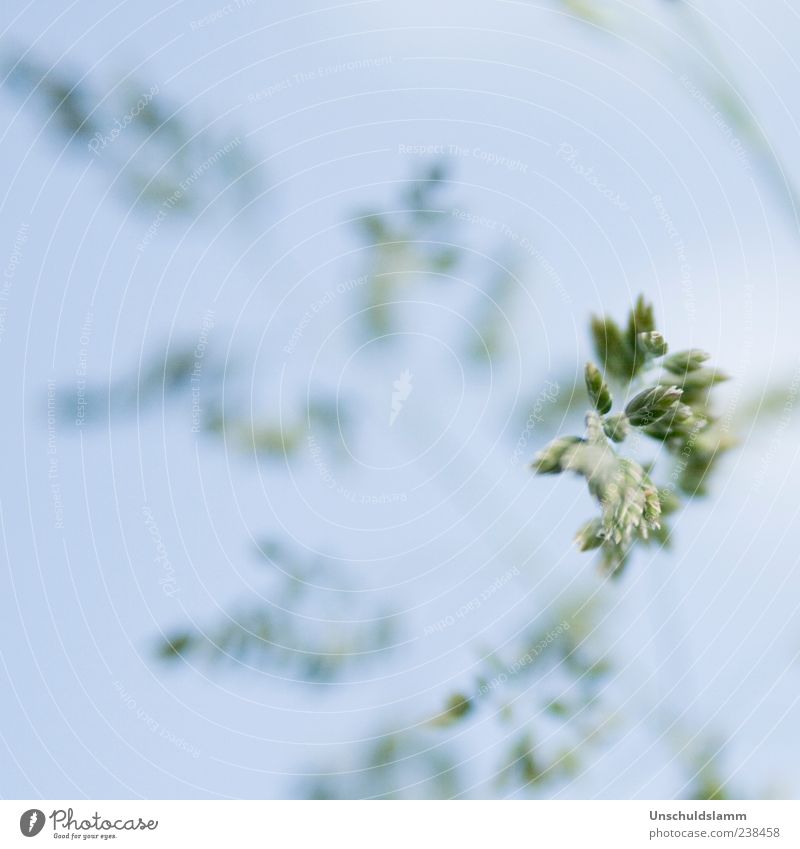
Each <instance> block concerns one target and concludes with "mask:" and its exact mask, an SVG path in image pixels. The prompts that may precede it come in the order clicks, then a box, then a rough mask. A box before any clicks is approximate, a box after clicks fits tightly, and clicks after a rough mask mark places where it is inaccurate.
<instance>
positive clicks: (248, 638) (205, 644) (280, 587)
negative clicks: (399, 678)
mask: <svg viewBox="0 0 800 849" xmlns="http://www.w3.org/2000/svg"><path fill="white" fill-rule="evenodd" d="M259 552H260V554H261V556H262V557H263V558H264V560H265V562H267V563H268V564H269V565H270V567H271V568H270V573H271V574H270V578H271V580H270V581H269V583H268V585H267V586H266V587H265V589H264V591H263V593H262V598H261V601H260V602H258V603H254V602H253V601H252V600H251V599H247V600H246V601H244V602H242V603H240V604H238V605H237V606H235V608H234V609H232V610H231V611H230V612H226V613H224V614H223V615H222V616H221V617H219V619H218V620H217V621H216V622H214V623H212V624H210V625H208V626H203V627H193V628H186V627H181V628H178V629H176V630H174V631H172V632H170V633H169V634H167V636H166V637H165V638H164V639H163V640H162V641H161V643H160V644H159V646H158V649H157V651H158V654H159V656H160V657H161V658H163V659H164V660H166V661H171V662H177V661H179V660H185V661H188V662H191V663H196V662H198V661H206V662H210V663H220V662H229V663H234V664H241V665H242V666H246V667H251V668H262V669H263V668H268V669H271V670H275V671H277V672H280V674H281V675H282V677H284V678H292V679H294V680H297V681H302V682H306V683H315V682H316V683H320V682H329V681H333V680H336V679H339V678H341V677H342V676H343V675H345V674H346V673H347V671H348V670H349V669H350V668H352V667H357V666H364V665H365V664H368V663H370V662H372V663H375V662H377V661H378V659H385V658H386V656H387V653H388V652H389V651H390V649H391V643H392V639H393V633H394V618H393V617H392V616H391V614H390V612H389V611H380V610H377V611H376V610H375V608H374V607H370V608H366V609H364V607H363V603H362V601H361V595H360V594H359V593H357V592H354V591H353V587H351V586H347V585H346V581H345V580H344V577H343V571H344V570H343V568H342V566H341V565H338V566H337V568H336V570H335V573H333V572H331V570H330V569H329V568H327V567H326V564H325V562H324V561H323V560H322V559H321V558H313V559H311V560H308V561H306V562H303V561H302V560H301V558H300V556H299V555H293V554H292V553H291V552H289V551H286V550H285V549H284V547H283V546H282V545H281V544H279V543H277V542H275V541H274V540H265V541H263V542H262V543H261V544H260V545H259ZM334 579H335V581H336V583H335V584H333V583H332V584H331V585H330V588H329V589H327V590H325V591H324V592H322V591H321V590H320V589H319V585H320V582H322V581H325V580H329V581H333V580H334ZM320 594H322V595H324V598H325V617H324V618H322V617H321V616H320V614H319V608H318V606H317V604H316V602H317V598H316V596H319V595H320Z"/></svg>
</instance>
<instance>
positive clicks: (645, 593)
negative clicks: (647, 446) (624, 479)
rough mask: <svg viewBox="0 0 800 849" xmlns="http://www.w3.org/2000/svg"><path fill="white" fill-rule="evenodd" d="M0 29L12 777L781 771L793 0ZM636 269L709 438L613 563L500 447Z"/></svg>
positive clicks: (652, 782) (179, 786) (693, 779)
mask: <svg viewBox="0 0 800 849" xmlns="http://www.w3.org/2000/svg"><path fill="white" fill-rule="evenodd" d="M1 29H2V35H0V74H1V75H2V78H3V80H4V82H3V87H2V95H0V110H2V116H1V117H2V120H1V121H0V136H1V138H2V141H1V142H0V144H1V145H2V147H1V148H0V150H1V151H2V160H1V161H2V163H3V173H4V179H3V181H2V207H1V208H0V222H1V226H0V267H1V268H2V278H1V279H0V356H1V357H2V369H0V379H2V393H1V394H0V397H2V399H3V402H4V413H3V415H2V417H1V418H0V428H1V429H2V437H1V438H2V445H3V464H2V467H3V468H2V475H0V481H2V482H1V483H0V487H1V489H0V492H2V498H1V500H0V523H1V525H2V527H1V528H0V530H2V540H3V545H2V561H3V571H2V592H0V659H1V660H2V665H1V666H0V694H2V695H0V740H2V747H0V794H2V795H3V796H4V797H25V798H27V797H45V798H80V797H89V798H127V797H167V798H181V797H186V798H198V797H199V798H205V797H208V798H220V797H300V798H306V797H412V798H418V797H423V798H426V797H434V798H441V797H467V798H475V797H480V798H483V797H537V798H538V797H541V798H595V797H601V798H611V797H616V798H629V797H642V798H664V797H668V798H672V797H697V798H708V797H714V796H716V797H734V798H737V797H738V798H748V797H764V796H775V797H796V795H797V794H798V793H800V767H799V766H798V763H800V759H798V754H800V751H799V750H798V749H799V745H800V744H798V735H797V727H798V722H799V721H800V702H799V701H798V696H799V694H800V666H798V652H800V622H799V621H798V617H797V609H798V601H799V600H800V574H798V569H797V559H798V558H797V550H798V548H797V535H798V528H799V527H800V525H799V524H798V513H797V511H798V499H797V480H798V477H797V476H798V471H800V465H799V464H798V452H797V412H796V410H795V409H794V407H795V406H796V396H797V393H798V389H799V388H800V345H799V344H798V334H797V312H798V308H799V307H800V293H798V275H797V269H798V267H799V266H798V261H800V231H799V230H798V219H797V215H796V213H797V210H796V208H795V201H796V199H797V198H796V195H795V189H794V183H795V181H800V162H798V158H797V153H796V152H797V149H798V142H799V141H800V132H798V125H797V114H798V107H800V94H799V92H800V85H798V81H800V68H799V67H798V64H797V51H796V49H795V48H796V45H797V42H798V39H800V16H798V13H797V9H796V7H795V6H794V5H793V4H792V3H791V2H789V0H775V2H770V3H756V2H754V0H747V2H736V0H734V2H730V1H728V2H722V0H716V2H712V0H696V2H692V3H689V2H683V0H658V2H657V1H656V0H647V1H646V2H643V3H635V4H627V3H624V2H599V0H598V2H592V0H585V2H580V0H573V2H566V1H565V0H563V1H562V2H559V0H538V1H537V0H532V2H525V1H524V0H507V1H506V0H498V1H497V2H490V1H489V0H483V2H478V0H459V2H449V0H439V2H435V3H432V2H426V3H422V2H416V0H411V2H402V3H400V2H388V1H387V0H362V2H352V3H339V4H335V5H327V4H323V3H316V4H315V3H306V2H301V3H295V4H275V3H267V2H264V0H231V2H230V3H228V4H224V3H222V2H220V0H208V2H205V0H204V2H192V3H188V2H176V3H171V4H166V5H165V4H161V3H152V2H149V0H143V2H139V3H130V2H128V3H125V2H122V3H119V4H117V5H110V6H108V7H105V6H102V4H101V5H100V6H98V4H96V3H88V2H85V0H80V2H73V3H71V4H68V5H64V4H59V3H54V2H42V1H41V0H40V1H39V2H30V3H23V2H17V0H6V3H5V4H4V8H3V13H2V27H1ZM639 292H644V293H645V294H646V295H647V296H648V297H649V298H650V299H652V300H653V302H654V304H655V308H656V313H657V316H658V318H659V325H660V327H661V328H662V329H663V331H664V333H665V335H666V336H667V338H668V340H670V342H671V343H672V344H673V346H674V347H676V348H680V347H688V346H692V345H695V346H699V347H702V348H705V349H708V350H710V351H712V352H713V354H714V361H715V362H716V363H718V364H719V365H721V366H722V367H723V368H724V369H725V370H726V371H728V372H729V373H730V374H731V375H732V376H733V377H734V380H732V381H731V382H729V383H728V384H726V385H725V387H724V390H723V391H722V392H721V393H720V395H721V407H720V412H721V414H722V415H723V417H724V420H725V423H726V427H728V428H729V429H730V431H731V432H732V433H735V434H736V435H737V437H738V439H739V446H738V448H737V449H736V450H735V451H732V452H730V453H729V454H728V455H726V457H725V459H724V460H723V462H722V463H721V464H720V467H719V469H718V470H717V472H716V474H715V477H714V479H713V481H712V482H711V485H710V492H709V495H708V496H707V497H706V498H705V499H703V500H696V501H692V502H691V503H689V504H687V505H686V507H685V510H682V511H681V513H680V514H679V515H678V516H677V519H676V521H675V523H674V525H675V533H674V542H673V545H672V547H671V549H670V550H667V551H662V550H659V549H658V548H649V549H646V550H644V551H642V552H639V553H638V554H637V556H636V557H634V559H633V560H632V562H631V564H630V565H629V567H628V569H627V570H626V572H625V573H624V575H623V576H622V578H621V579H620V580H617V581H613V582H611V581H609V580H608V579H607V578H606V577H604V576H603V575H602V574H601V573H600V572H599V571H598V569H597V563H596V561H595V560H594V559H593V557H592V555H591V554H581V553H579V552H577V551H576V550H575V548H574V546H573V544H572V537H573V534H574V531H575V529H576V528H577V526H578V525H579V524H580V523H581V522H582V521H583V520H584V519H585V518H587V517H588V516H589V515H591V512H592V507H591V504H590V501H589V498H588V496H587V495H586V493H585V488H584V487H583V486H582V485H581V483H580V481H578V480H577V479H573V478H569V477H566V476H562V477H558V478H552V479H537V478H534V477H533V476H532V475H531V474H530V471H529V469H528V467H527V466H528V462H529V460H530V458H531V456H532V455H533V454H534V453H535V451H536V450H537V449H538V448H540V447H541V446H542V445H543V444H545V443H546V442H547V441H548V440H549V439H551V438H552V437H553V436H554V435H556V434H557V433H561V432H573V431H576V429H580V426H581V414H582V410H583V408H584V405H585V401H584V390H583V389H582V387H581V386H580V385H578V386H577V388H574V387H575V384H576V379H578V378H579V377H580V375H581V372H582V368H583V364H584V362H585V360H586V358H587V356H589V355H590V348H589V338H588V333H587V328H588V319H589V316H590V314H591V313H593V312H594V313H600V312H608V313H611V314H612V315H616V316H617V317H620V318H621V317H622V315H623V313H624V312H625V310H626V309H627V308H628V307H629V306H630V304H631V303H632V301H633V300H634V298H635V296H636V295H637V294H638V293H639ZM565 625H566V626H568V627H565Z"/></svg>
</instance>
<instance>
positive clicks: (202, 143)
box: [0, 50, 260, 215]
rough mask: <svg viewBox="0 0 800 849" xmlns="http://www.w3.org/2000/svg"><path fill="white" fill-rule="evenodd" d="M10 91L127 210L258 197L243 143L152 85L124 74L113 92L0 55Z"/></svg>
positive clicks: (195, 208)
mask: <svg viewBox="0 0 800 849" xmlns="http://www.w3.org/2000/svg"><path fill="white" fill-rule="evenodd" d="M0 73H3V74H4V76H5V84H6V86H7V87H8V89H9V90H11V91H15V92H16V93H17V94H18V95H19V97H20V98H22V99H23V100H24V102H25V103H26V104H27V105H31V106H33V107H35V108H37V109H38V110H39V112H40V113H41V114H42V115H43V117H44V118H45V126H46V127H47V128H49V129H50V130H51V131H52V132H53V133H54V134H56V135H57V136H58V138H59V140H60V141H61V142H62V143H63V140H64V139H66V141H67V142H68V143H69V145H70V150H71V151H72V152H73V153H74V154H75V155H80V156H82V157H83V158H84V159H89V160H91V161H93V162H95V163H96V165H97V167H98V168H101V169H103V170H104V171H105V173H106V175H107V177H108V179H110V180H111V185H112V186H113V188H114V189H115V190H116V191H117V192H119V193H120V194H121V196H122V198H123V199H124V200H125V202H126V204H128V205H130V204H131V203H135V204H138V205H139V206H141V208H142V209H149V210H152V209H153V208H157V209H159V210H162V211H167V210H168V211H170V212H171V211H173V210H174V211H175V213H177V214H184V215H197V214H198V213H200V212H201V211H202V210H203V209H204V208H205V207H206V206H207V205H208V204H209V203H210V202H211V201H212V200H213V199H215V198H216V196H217V195H218V194H219V193H222V198H223V201H224V202H226V203H228V211H230V210H231V209H232V208H233V209H236V210H238V209H240V208H241V207H243V206H244V205H245V204H246V203H247V202H248V201H250V200H252V199H253V198H254V197H256V196H257V194H258V192H259V182H260V181H259V177H258V174H257V169H256V168H255V167H254V161H253V159H252V157H251V156H250V154H249V152H248V150H247V145H246V144H245V143H244V141H243V139H242V138H241V137H240V136H238V135H236V133H235V132H234V133H231V131H230V123H229V121H228V120H227V118H226V119H225V120H222V119H221V117H220V116H215V117H214V118H212V119H210V120H206V121H201V120H199V119H198V118H197V116H195V115H193V114H192V111H191V110H190V109H188V108H187V107H186V106H185V105H179V103H177V102H176V101H175V100H174V99H173V98H171V97H170V96H169V95H168V94H167V93H166V92H164V91H162V90H161V88H160V87H159V86H158V85H157V84H153V85H147V84H144V83H142V82H140V81H138V80H135V79H133V78H132V77H130V76H128V77H125V78H124V79H122V80H121V81H120V82H119V83H118V84H117V85H115V86H113V87H112V88H110V89H109V88H108V87H102V88H101V87H100V86H98V85H96V84H93V81H92V80H91V79H90V78H89V76H88V74H80V73H78V72H74V71H72V70H71V69H70V68H69V67H67V66H65V65H63V64H61V65H57V66H53V67H47V66H46V65H44V64H43V63H41V62H40V61H38V60H37V59H36V58H35V57H34V56H33V55H32V54H31V52H30V51H21V50H20V51H14V52H9V51H7V52H6V53H5V54H4V55H2V56H0Z"/></svg>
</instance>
